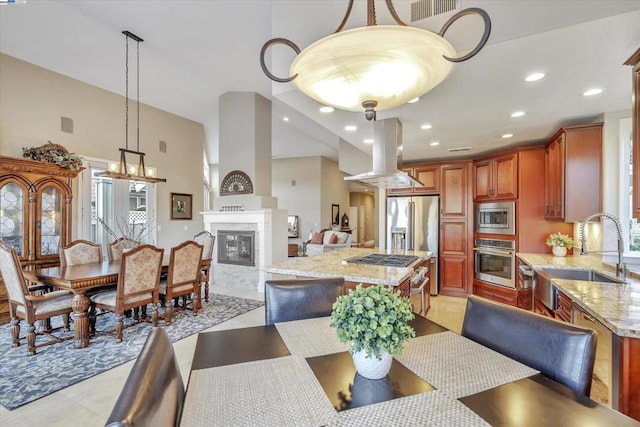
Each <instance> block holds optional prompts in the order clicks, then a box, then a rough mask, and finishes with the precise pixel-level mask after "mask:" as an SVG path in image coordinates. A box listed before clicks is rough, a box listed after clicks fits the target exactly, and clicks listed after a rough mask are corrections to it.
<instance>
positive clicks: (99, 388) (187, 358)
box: [0, 284, 466, 427]
mask: <svg viewBox="0 0 640 427" xmlns="http://www.w3.org/2000/svg"><path fill="white" fill-rule="evenodd" d="M211 291H212V292H217V293H221V294H227V295H233V296H238V297H243V298H252V299H258V300H262V299H264V294H263V293H260V292H258V291H256V290H252V289H249V288H239V287H231V286H221V285H218V284H216V285H214V286H212V287H211ZM413 298H414V301H413V303H414V306H415V307H419V306H420V305H419V304H420V303H419V299H418V298H419V295H415V296H414V297H413ZM465 304H466V299H465V298H453V297H446V296H438V297H432V298H431V309H430V311H429V313H428V315H427V317H428V318H430V319H432V320H434V321H436V322H438V323H440V324H441V325H443V326H445V327H447V328H449V329H451V330H453V331H457V332H459V331H460V329H461V327H462V319H463V316H464V307H465ZM262 324H264V307H261V308H258V309H256V310H253V311H250V312H248V313H245V314H243V315H240V316H238V317H235V318H233V319H231V320H228V321H226V322H224V323H221V324H219V325H216V326H214V327H212V328H210V329H208V330H209V331H212V330H220V329H235V328H242V327H247V326H257V325H262ZM196 339H197V335H192V336H190V337H187V338H185V339H182V340H180V341H178V342H176V343H174V349H175V352H176V355H177V358H178V362H179V365H180V369H181V371H182V377H183V379H184V381H185V384H186V381H187V379H188V376H189V369H190V367H191V360H192V358H193V351H194V349H195V344H196ZM133 363H134V361H130V362H128V363H125V364H124V365H121V366H118V367H116V368H114V369H111V370H110V371H107V372H104V373H102V374H100V375H96V376H95V377H92V378H89V379H87V380H85V381H83V382H81V383H78V384H75V385H73V386H71V387H67V388H65V389H62V390H60V391H59V392H56V393H53V394H51V395H49V396H46V397H44V398H42V399H39V400H36V401H35V402H32V403H30V404H28V405H24V406H22V407H20V408H18V409H15V410H13V411H8V410H6V409H4V408H3V407H2V406H0V426H3V427H4V426H7V427H9V426H11V427H20V426H25V427H33V426H65V427H66V426H80V425H82V426H102V425H104V423H105V421H106V419H107V417H108V416H109V414H110V412H111V409H112V407H113V404H114V403H115V401H116V399H117V397H118V395H119V394H120V391H121V389H122V386H123V385H124V382H125V380H126V378H127V375H128V374H129V370H130V369H131V367H132V366H133Z"/></svg>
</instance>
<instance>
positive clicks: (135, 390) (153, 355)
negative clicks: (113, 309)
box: [105, 328, 184, 427]
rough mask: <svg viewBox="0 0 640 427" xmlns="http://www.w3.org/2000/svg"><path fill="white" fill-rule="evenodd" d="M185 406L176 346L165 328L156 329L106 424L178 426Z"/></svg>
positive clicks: (140, 355)
mask: <svg viewBox="0 0 640 427" xmlns="http://www.w3.org/2000/svg"><path fill="white" fill-rule="evenodd" d="M183 403H184V385H183V383H182V376H181V375H180V368H179V367H178V362H177V360H176V358H175V354H174V352H173V346H172V345H171V341H169V337H168V336H167V333H166V332H165V330H164V329H162V328H153V330H152V331H151V333H150V334H149V336H148V337H147V341H146V342H145V344H144V347H143V348H142V350H141V351H140V354H139V355H138V359H137V360H136V363H135V364H134V365H133V368H132V369H131V372H130V373H129V377H127V381H126V382H125V384H124V388H123V389H122V392H121V393H120V396H119V397H118V400H117V401H116V404H115V406H114V408H113V410H112V411H111V415H109V418H108V419H107V423H106V424H105V425H106V426H108V427H116V426H117V427H124V426H158V427H160V426H177V425H178V424H179V422H180V415H181V414H182V407H183Z"/></svg>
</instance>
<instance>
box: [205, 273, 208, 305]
mask: <svg viewBox="0 0 640 427" xmlns="http://www.w3.org/2000/svg"><path fill="white" fill-rule="evenodd" d="M204 300H205V302H209V277H207V281H206V282H204Z"/></svg>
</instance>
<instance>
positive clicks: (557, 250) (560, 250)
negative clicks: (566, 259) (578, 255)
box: [551, 246, 567, 256]
mask: <svg viewBox="0 0 640 427" xmlns="http://www.w3.org/2000/svg"><path fill="white" fill-rule="evenodd" d="M551 252H553V256H565V255H567V247H566V246H553V247H552V248H551Z"/></svg>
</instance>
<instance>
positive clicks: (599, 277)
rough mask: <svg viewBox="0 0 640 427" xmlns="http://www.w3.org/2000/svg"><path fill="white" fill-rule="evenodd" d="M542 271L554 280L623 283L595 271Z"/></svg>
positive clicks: (548, 269)
mask: <svg viewBox="0 0 640 427" xmlns="http://www.w3.org/2000/svg"><path fill="white" fill-rule="evenodd" d="M542 271H544V272H546V273H548V274H549V276H551V278H552V279H571V280H588V281H590V282H607V283H622V282H621V281H620V280H616V279H613V278H611V277H608V276H605V275H603V274H600V273H598V272H597V271H595V270H586V269H585V270H569V269H566V268H543V269H542Z"/></svg>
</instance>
